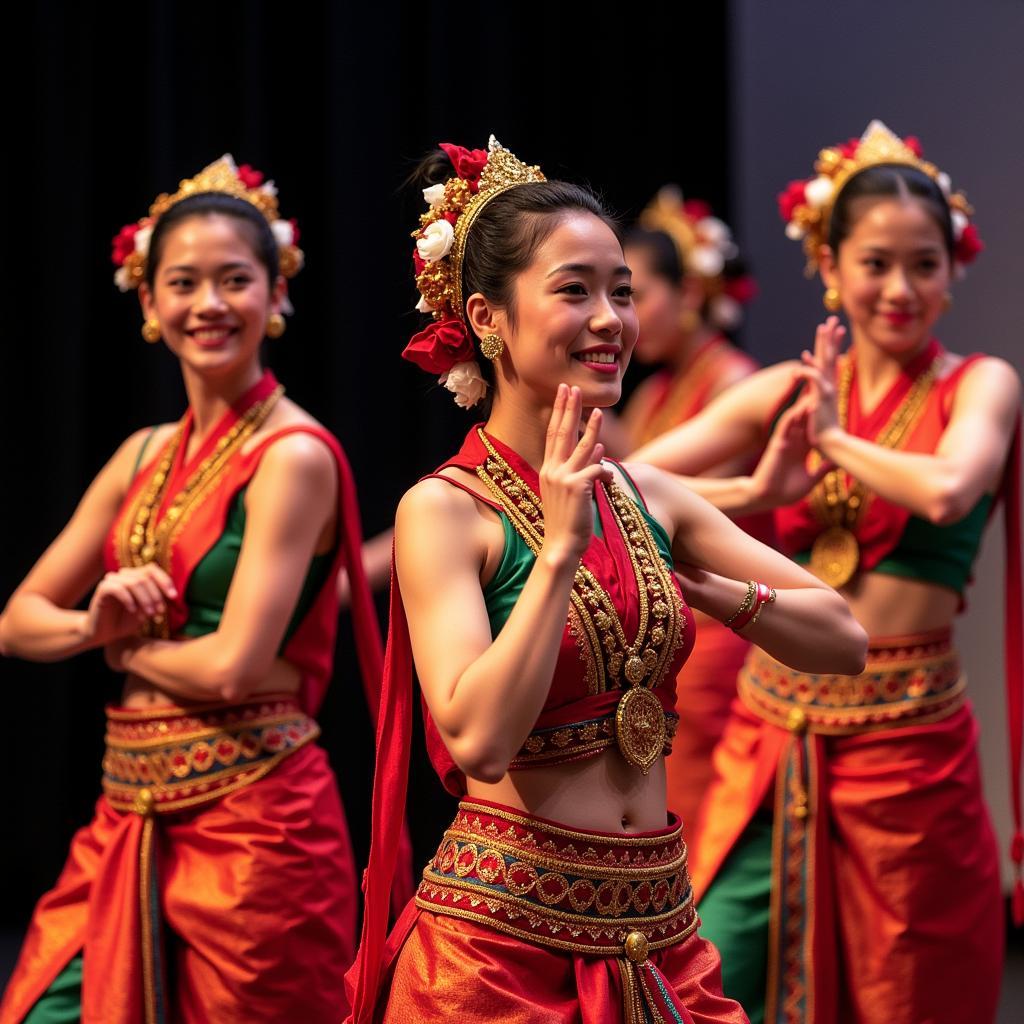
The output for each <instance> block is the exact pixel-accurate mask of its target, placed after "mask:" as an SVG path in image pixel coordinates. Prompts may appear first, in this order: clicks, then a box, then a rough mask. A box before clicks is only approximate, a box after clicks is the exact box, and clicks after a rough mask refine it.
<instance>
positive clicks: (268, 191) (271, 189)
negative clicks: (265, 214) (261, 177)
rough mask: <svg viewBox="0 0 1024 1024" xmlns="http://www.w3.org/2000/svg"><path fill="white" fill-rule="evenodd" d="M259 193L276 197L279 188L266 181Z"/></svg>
mask: <svg viewBox="0 0 1024 1024" xmlns="http://www.w3.org/2000/svg"><path fill="white" fill-rule="evenodd" d="M257 191H259V192H262V193H263V194H264V195H268V196H276V195H277V186H276V185H275V184H274V183H273V182H272V181H265V182H263V184H262V185H260V187H259V188H258V189H257Z"/></svg>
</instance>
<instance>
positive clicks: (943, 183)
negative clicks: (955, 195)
mask: <svg viewBox="0 0 1024 1024" xmlns="http://www.w3.org/2000/svg"><path fill="white" fill-rule="evenodd" d="M935 184H936V185H938V186H939V188H941V189H942V194H943V195H944V196H945V197H946V198H947V199H948V198H949V195H950V193H951V192H952V191H953V182H952V181H950V178H949V175H948V174H947V173H946V172H945V171H939V174H938V177H936V179H935Z"/></svg>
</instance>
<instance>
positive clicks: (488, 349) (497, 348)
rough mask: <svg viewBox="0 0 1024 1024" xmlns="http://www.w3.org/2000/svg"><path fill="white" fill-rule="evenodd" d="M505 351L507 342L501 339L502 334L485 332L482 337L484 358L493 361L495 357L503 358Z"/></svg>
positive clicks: (481, 352) (481, 349) (481, 346)
mask: <svg viewBox="0 0 1024 1024" xmlns="http://www.w3.org/2000/svg"><path fill="white" fill-rule="evenodd" d="M504 351H505V342H503V341H502V340H501V335H500V334H485V335H484V336H483V338H481V339H480V354H481V355H482V356H483V357H484V359H489V360H490V361H491V362H492V363H493V362H494V360H495V359H500V358H501V353H502V352H504Z"/></svg>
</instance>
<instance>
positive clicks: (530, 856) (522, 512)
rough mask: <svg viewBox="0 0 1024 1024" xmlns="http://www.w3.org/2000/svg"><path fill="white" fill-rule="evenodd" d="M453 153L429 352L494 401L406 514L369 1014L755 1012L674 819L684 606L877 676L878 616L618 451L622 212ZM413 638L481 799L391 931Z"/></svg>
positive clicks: (435, 211)
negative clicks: (630, 464)
mask: <svg viewBox="0 0 1024 1024" xmlns="http://www.w3.org/2000/svg"><path fill="white" fill-rule="evenodd" d="M441 149H442V151H443V154H442V153H438V154H437V158H432V159H430V160H428V162H427V166H426V177H427V180H428V181H431V182H432V184H430V185H429V187H427V188H426V189H425V190H424V197H425V198H426V200H427V202H428V203H429V204H430V207H429V209H428V210H427V211H426V212H425V214H424V215H423V217H422V219H421V225H420V229H419V230H418V231H417V232H416V236H417V242H416V254H415V256H414V259H415V261H416V267H417V285H418V288H419V290H420V293H421V302H420V308H421V309H422V310H424V311H430V312H432V313H433V315H434V320H433V322H432V323H431V324H430V325H429V326H428V327H427V328H426V329H425V330H423V331H421V332H420V333H419V334H417V335H416V336H415V337H414V338H413V339H412V341H411V342H410V344H409V346H408V347H407V349H406V351H405V355H406V357H407V358H409V359H411V360H412V361H413V362H415V363H416V364H417V365H419V366H420V367H421V368H423V369H425V370H428V371H429V372H431V373H433V374H440V375H441V380H442V382H443V383H444V386H445V387H446V388H447V389H448V390H450V391H452V392H453V393H454V394H455V398H456V401H457V402H458V403H459V404H460V405H463V406H473V405H475V404H477V402H479V401H480V400H481V399H482V398H484V396H485V394H487V395H488V396H489V399H490V401H491V407H490V411H489V415H488V418H487V422H486V424H485V425H482V426H478V427H474V428H473V429H472V430H471V431H470V432H469V435H468V436H467V438H466V440H465V442H464V444H463V446H462V448H461V450H460V451H459V453H458V454H457V455H456V456H455V457H454V458H452V459H451V460H449V462H447V463H446V464H445V465H444V466H443V467H441V469H440V470H438V472H437V473H435V474H433V475H432V477H431V478H429V479H426V480H424V481H421V482H420V483H419V484H417V485H416V486H415V487H414V488H413V489H412V490H411V491H409V492H408V494H406V496H405V497H404V498H403V500H402V503H401V505H400V506H399V510H398V515H397V519H396V537H395V546H396V556H395V557H396V562H395V573H396V575H395V577H394V581H393V586H392V597H391V634H390V640H389V649H388V658H387V667H386V671H385V692H384V695H383V699H382V709H381V715H380V722H379V728H378V734H377V739H378V761H377V775H376V780H375V789H374V803H373V815H374V817H373V838H372V848H371V854H370V864H369V867H368V869H367V876H366V913H365V917H364V924H363V937H362V945H361V951H360V955H359V957H358V959H357V962H356V966H355V967H354V968H353V972H352V979H353V987H354V995H353V1019H354V1020H355V1021H357V1022H360V1024H362V1022H367V1021H370V1020H383V1021H399V1020H410V1019H417V1020H431V1019H441V1018H450V1019H456V1018H457V1019H459V1020H463V1021H484V1020H488V1021H490V1020H509V1021H512V1020H522V1021H526V1020H538V1019H544V1020H550V1021H562V1020H564V1021H570V1020H572V1021H579V1020H584V1021H602V1022H608V1021H616V1020H620V1021H642V1020H649V1019H651V1015H654V1019H666V1020H676V1021H698V1022H710V1021H742V1020H745V1019H746V1018H745V1016H744V1015H743V1013H742V1011H741V1010H740V1008H739V1007H738V1006H737V1005H736V1004H735V1003H734V1002H732V1001H730V1000H727V999H723V998H722V996H721V993H720V989H719V965H718V956H717V954H716V953H715V951H714V950H713V948H712V947H711V946H709V945H708V944H707V943H706V942H705V940H704V939H703V938H701V937H700V936H699V935H698V934H697V931H696V929H697V918H696V914H695V912H694V907H693V903H692V899H691V896H690V885H689V881H688V875H687V869H686V846H685V843H684V841H683V832H682V828H681V825H680V822H679V819H678V818H677V817H676V816H675V815H672V814H668V813H667V812H666V804H665V776H664V754H665V753H666V751H667V749H668V746H669V743H670V738H671V731H672V728H673V723H674V709H675V695H674V692H673V690H674V687H673V683H674V680H675V677H676V674H677V672H678V669H679V666H680V664H681V663H682V661H683V660H684V659H685V658H686V656H687V654H688V653H689V650H690V648H691V647H692V644H693V631H694V627H693V619H692V616H691V614H690V611H689V608H688V607H687V601H688V602H689V603H691V604H693V605H694V606H696V607H700V608H701V609H703V610H704V611H705V612H707V613H709V614H711V615H714V616H716V617H718V618H719V619H729V620H730V621H731V623H732V624H733V626H734V627H736V628H745V629H746V631H747V632H748V633H749V635H750V636H751V638H752V639H753V640H754V641H755V642H757V643H759V644H763V645H764V646H765V647H767V648H768V649H769V650H771V651H772V652H773V653H774V654H775V655H776V656H778V657H781V658H783V659H786V660H791V661H793V662H794V663H795V664H799V665H801V666H802V667H804V668H806V669H809V670H815V668H816V669H817V670H823V671H831V670H837V671H847V672H855V671H858V670H859V669H860V667H861V665H862V657H863V649H864V648H863V645H864V634H863V631H862V630H860V629H859V627H857V626H856V624H855V623H854V622H853V620H852V617H851V616H850V615H849V613H848V611H847V609H846V606H845V604H844V602H843V601H842V600H841V599H840V598H839V597H838V595H836V594H835V593H834V592H833V591H831V590H830V589H829V588H828V587H826V586H824V585H823V584H821V583H820V582H818V581H817V580H815V579H814V578H813V577H812V576H810V575H809V574H808V573H806V572H805V571H804V570H802V569H800V568H798V567H796V566H794V565H793V564H792V563H791V562H789V561H788V560H787V559H785V558H783V557H782V556H780V555H778V554H777V553H776V552H774V551H772V550H770V549H768V548H766V547H764V546H763V545H761V544H759V543H758V542H756V541H754V540H752V539H751V538H749V537H748V536H746V535H745V534H744V533H743V532H742V531H741V530H739V529H738V528H736V527H735V526H734V525H733V524H732V523H730V522H729V521H728V519H726V518H725V517H724V516H722V515H720V514H719V513H718V512H716V511H715V510H714V509H713V508H712V507H711V506H710V505H707V504H706V503H705V502H702V501H700V500H698V499H696V498H695V497H694V496H693V495H691V494H690V493H689V492H688V491H687V490H686V489H685V488H684V487H682V486H681V485H679V484H678V483H677V482H676V481H675V480H673V479H672V478H670V477H668V476H667V475H665V474H662V473H660V472H657V471H653V472H652V471H651V470H650V469H648V468H646V467H637V477H636V481H635V482H634V480H633V479H632V477H631V475H630V473H629V472H627V470H626V469H625V468H621V467H617V466H615V465H613V464H611V463H608V462H604V461H602V458H601V455H602V446H601V444H600V442H599V440H598V436H599V432H600V426H601V412H600V408H601V407H608V406H611V405H613V404H614V403H615V402H616V401H617V400H618V398H619V394H620V385H621V377H622V373H623V371H624V369H625V367H626V365H627V363H628V360H629V356H630V354H631V352H632V349H633V346H634V344H635V343H636V336H637V319H636V312H635V310H634V307H633V302H632V294H631V291H632V289H631V286H630V281H629V270H628V268H627V267H626V266H625V264H624V261H623V253H622V248H621V245H620V242H619V239H618V237H617V235H616V233H615V231H614V229H613V227H612V226H611V222H610V221H609V218H608V215H607V214H606V213H605V212H604V210H603V209H602V207H601V206H600V204H599V203H598V202H597V200H596V199H595V198H594V197H593V196H592V195H591V194H590V193H589V192H587V191H586V190H585V189H582V188H578V187H576V186H574V185H569V184H566V183H564V182H548V181H546V180H545V179H544V176H543V174H542V173H541V172H540V170H539V168H537V167H528V166H526V165H525V164H523V163H522V162H520V161H519V160H518V159H516V158H515V157H514V156H513V155H512V154H511V153H510V152H508V151H507V150H505V149H503V148H502V147H501V146H499V145H498V144H497V143H496V142H495V141H494V140H493V139H492V140H491V143H490V146H489V148H488V150H487V151H482V150H473V151H468V150H465V149H462V148H460V147H458V146H452V145H447V144H446V145H443V146H442V147H441ZM453 167H454V172H455V173H454V176H453V174H452V168H453ZM474 336H475V337H476V338H478V339H479V348H480V352H481V354H482V355H483V356H484V358H485V360H486V364H485V365H486V366H487V370H486V373H487V376H488V378H489V379H490V381H491V382H492V384H491V385H490V386H489V385H488V383H487V381H486V379H485V378H484V376H483V374H482V373H481V372H480V368H479V365H478V363H477V361H476V351H477V349H476V344H475V343H474V341H473V340H472V339H473V337H474ZM584 409H592V410H593V411H592V412H591V413H590V414H589V416H587V417H586V429H585V430H584V432H583V436H582V438H581V437H580V428H581V426H582V425H583V418H584ZM638 487H639V488H640V490H638V489H637V488H638ZM641 490H642V491H643V497H641V496H640V491H641ZM673 560H677V561H678V562H680V563H683V564H682V565H681V567H680V572H681V573H682V575H683V588H684V590H685V593H686V601H684V599H683V596H682V592H681V591H680V587H679V583H678V581H677V578H676V576H675V575H674V574H673V571H672V568H673ZM750 574H754V575H755V576H757V577H760V579H761V580H764V581H766V582H754V581H750V582H743V581H744V580H746V578H747V576H748V575H750ZM413 658H415V665H416V671H417V675H418V677H419V679H420V684H421V687H422V690H423V694H424V699H425V705H426V709H427V716H426V722H427V740H428V747H429V751H430V754H431V758H432V761H433V763H434V766H435V768H436V770H437V771H438V773H439V775H440V776H441V778H442V780H443V781H444V783H445V785H446V787H447V788H448V790H449V791H450V792H451V793H453V794H454V795H456V796H458V797H460V798H461V799H462V802H461V803H460V805H459V808H458V811H457V813H456V816H455V820H454V822H453V824H452V826H451V828H450V829H449V830H448V831H447V833H446V834H445V836H444V838H443V840H442V842H441V845H440V848H439V849H438V851H437V854H436V856H435V857H434V858H433V860H432V861H431V862H430V864H429V865H428V866H427V868H426V869H425V871H424V874H423V880H422V882H421V884H420V886H419V889H418V891H417V894H416V898H415V901H414V902H412V903H410V905H409V906H408V907H407V909H406V911H405V913H404V914H403V915H402V917H401V918H400V919H399V921H398V923H397V924H396V926H395V928H394V931H393V933H392V935H391V938H390V941H389V942H388V944H387V947H386V949H385V926H386V911H387V903H388V890H389V885H390V878H391V874H392V864H393V851H392V846H391V842H390V836H392V835H393V834H394V831H395V828H396V824H397V822H399V821H400V820H401V814H402V808H403V805H404V800H405V791H406V783H407V772H408V762H409V742H410V735H409V730H410V702H411V699H412V687H411V676H412V661H413ZM659 1015H660V1016H659Z"/></svg>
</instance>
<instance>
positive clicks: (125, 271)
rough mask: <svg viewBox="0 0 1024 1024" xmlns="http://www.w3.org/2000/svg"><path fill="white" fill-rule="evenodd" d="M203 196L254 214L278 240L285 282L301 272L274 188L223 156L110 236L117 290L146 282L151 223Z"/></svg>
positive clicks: (294, 233)
mask: <svg viewBox="0 0 1024 1024" xmlns="http://www.w3.org/2000/svg"><path fill="white" fill-rule="evenodd" d="M208 192H219V193H221V194H223V195H229V196H234V197H235V198H236V199H242V200H244V201H245V202H247V203H250V204H251V205H252V206H254V207H255V208H256V209H257V210H259V212H260V213H261V214H262V215H263V217H264V219H265V220H266V221H267V223H268V224H269V225H270V230H271V231H272V232H273V233H274V238H275V239H276V241H277V247H278V259H279V267H280V271H281V273H282V274H283V275H284V276H285V277H294V276H295V275H296V274H297V273H298V272H299V271H300V270H301V269H302V265H303V262H304V256H303V253H302V250H301V249H300V248H299V247H298V241H299V228H298V225H297V224H296V223H295V220H294V219H291V220H283V219H282V218H281V217H280V215H279V213H278V206H277V188H276V186H275V185H274V183H273V182H272V181H264V178H263V173H262V172H261V171H257V170H256V169H255V168H253V167H250V166H249V165H248V164H242V166H241V167H238V166H237V165H236V164H235V161H234V160H233V159H232V157H231V154H230V153H225V154H224V156H222V157H221V158H220V159H219V160H215V161H214V162H213V163H212V164H209V165H208V166H206V167H204V168H203V169H202V170H201V171H200V172H199V173H198V174H197V175H196V176H195V177H194V178H185V179H184V180H183V181H181V182H179V183H178V191H177V192H175V193H173V194H172V195H169V194H168V193H166V192H162V193H161V194H160V195H158V196H157V197H156V199H154V200H153V204H152V205H151V206H150V208H149V215H148V216H146V217H142V218H141V219H140V220H138V221H136V222H135V223H133V224H126V225H125V226H124V227H123V228H121V230H120V231H119V232H118V233H117V234H116V235H115V236H114V239H113V252H112V255H111V258H112V260H113V262H114V265H115V266H116V267H117V270H116V271H115V272H114V283H115V284H116V285H117V286H118V288H120V289H121V291H123V292H127V291H131V290H133V289H135V288H138V287H139V285H140V284H142V282H143V281H144V280H145V277H146V261H147V260H148V258H149V242H150V239H151V238H152V235H153V228H154V227H155V226H156V222H157V221H158V220H159V219H160V218H161V217H162V216H163V215H164V214H165V213H166V212H167V211H168V210H170V209H171V208H172V207H173V206H176V205H177V204H178V203H180V202H181V201H182V200H183V199H188V198H189V197H190V196H196V195H202V194H205V193H208Z"/></svg>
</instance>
